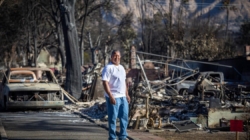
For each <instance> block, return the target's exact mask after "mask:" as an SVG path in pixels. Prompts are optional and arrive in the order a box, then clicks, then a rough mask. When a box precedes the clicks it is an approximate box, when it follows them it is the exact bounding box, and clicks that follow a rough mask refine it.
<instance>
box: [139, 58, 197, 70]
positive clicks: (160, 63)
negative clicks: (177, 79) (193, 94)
mask: <svg viewBox="0 0 250 140" xmlns="http://www.w3.org/2000/svg"><path fill="white" fill-rule="evenodd" d="M141 62H146V61H145V60H142V61H141ZM150 62H154V63H159V64H164V65H169V66H173V67H177V68H181V69H185V70H189V71H194V70H193V69H188V68H185V67H181V66H177V65H173V64H166V63H163V62H157V61H152V60H150Z"/></svg>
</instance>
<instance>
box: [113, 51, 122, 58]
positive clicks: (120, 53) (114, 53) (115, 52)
mask: <svg viewBox="0 0 250 140" xmlns="http://www.w3.org/2000/svg"><path fill="white" fill-rule="evenodd" d="M116 52H119V53H120V54H121V52H120V51H119V50H112V52H111V57H112V56H113V55H114V54H115V53H116Z"/></svg>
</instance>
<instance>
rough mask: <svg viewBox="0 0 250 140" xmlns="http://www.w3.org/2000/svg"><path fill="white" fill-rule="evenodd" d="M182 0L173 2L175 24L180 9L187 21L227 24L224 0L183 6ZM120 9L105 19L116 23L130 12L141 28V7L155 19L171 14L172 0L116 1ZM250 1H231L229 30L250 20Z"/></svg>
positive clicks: (201, 0)
mask: <svg viewBox="0 0 250 140" xmlns="http://www.w3.org/2000/svg"><path fill="white" fill-rule="evenodd" d="M181 1H182V0H173V23H174V22H175V21H176V19H177V17H178V13H180V7H181V8H183V13H184V14H183V17H182V18H184V19H185V20H187V22H188V20H189V19H193V18H197V17H200V18H201V19H207V18H209V17H210V18H211V19H213V20H214V23H215V24H226V21H227V10H226V6H225V5H223V3H222V0H188V2H187V3H185V4H181ZM113 2H114V3H116V5H117V6H118V7H119V9H120V12H119V13H112V14H107V15H106V16H105V17H106V19H107V20H109V22H113V23H116V22H117V21H119V19H117V17H118V15H123V14H125V13H126V12H128V11H133V13H134V26H135V27H139V24H138V22H137V21H138V18H141V17H142V14H141V12H140V11H141V7H142V5H143V4H145V7H144V10H145V11H146V12H145V17H151V18H152V17H153V14H154V13H156V12H158V11H160V12H162V13H169V2H170V0H116V1H113ZM249 7H250V1H249V0H230V4H229V9H230V10H229V17H228V19H229V30H232V31H237V30H238V29H239V25H240V24H241V23H243V22H244V21H246V20H249V19H250V8H249ZM110 19H112V20H110Z"/></svg>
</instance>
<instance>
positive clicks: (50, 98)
mask: <svg viewBox="0 0 250 140" xmlns="http://www.w3.org/2000/svg"><path fill="white" fill-rule="evenodd" d="M0 102H1V104H0V105H1V108H2V109H22V108H34V109H35V108H62V107H63V106H64V97H63V92H62V89H61V86H60V85H59V84H58V82H57V80H56V78H55V76H54V74H53V72H52V71H51V70H50V69H48V68H10V69H8V70H6V72H5V73H4V76H3V80H2V83H1V87H0Z"/></svg>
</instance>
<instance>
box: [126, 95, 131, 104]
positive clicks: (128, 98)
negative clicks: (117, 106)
mask: <svg viewBox="0 0 250 140" xmlns="http://www.w3.org/2000/svg"><path fill="white" fill-rule="evenodd" d="M126 98H127V101H128V103H130V97H129V95H127V96H126Z"/></svg>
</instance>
